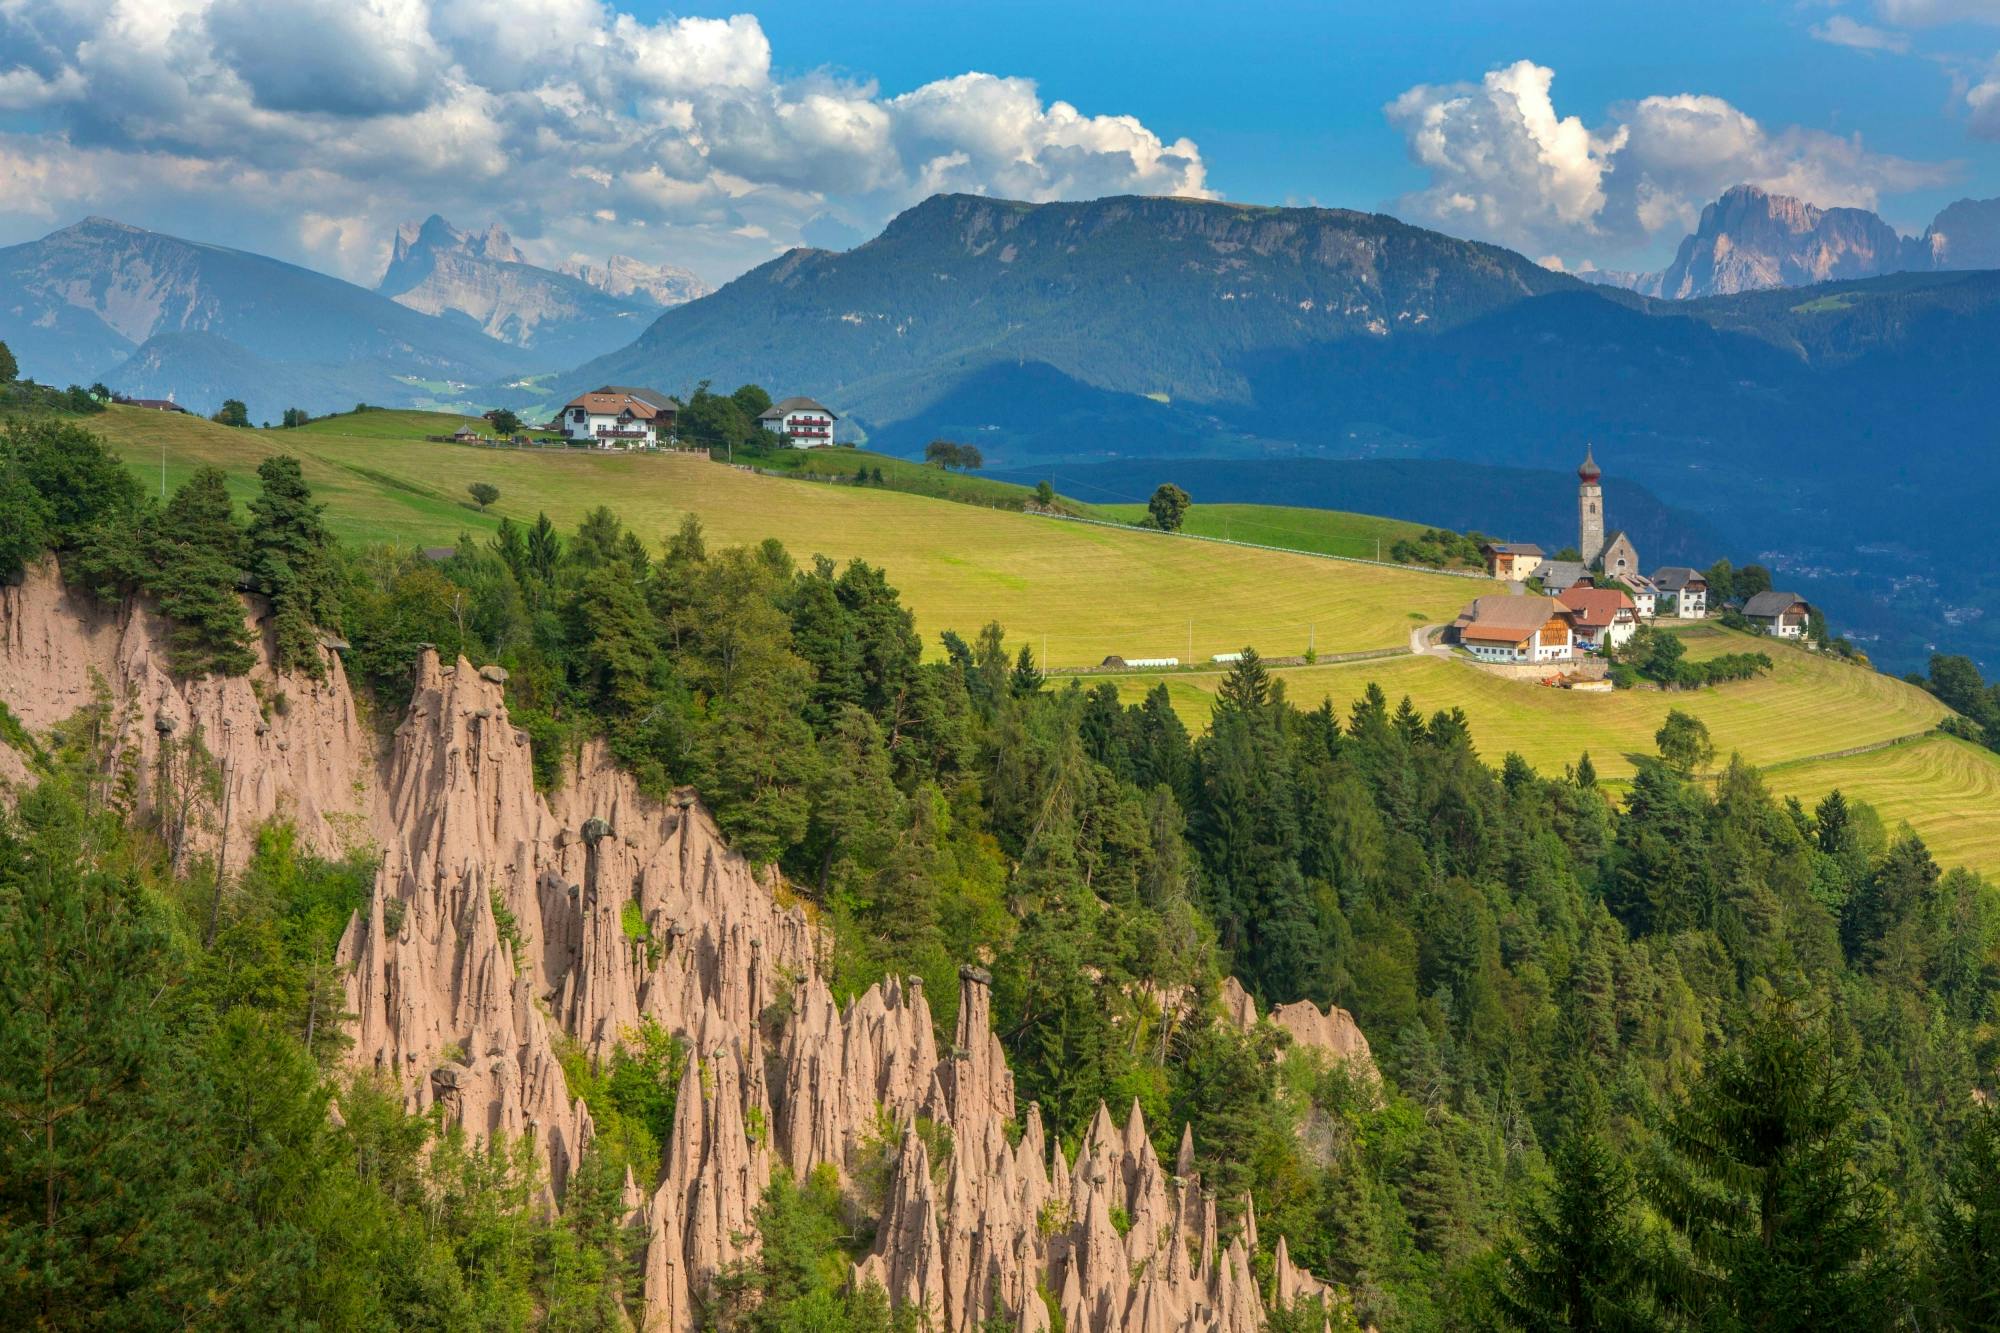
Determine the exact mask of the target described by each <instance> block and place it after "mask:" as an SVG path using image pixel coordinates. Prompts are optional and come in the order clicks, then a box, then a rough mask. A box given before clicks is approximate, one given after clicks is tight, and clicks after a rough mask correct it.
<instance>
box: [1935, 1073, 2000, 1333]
mask: <svg viewBox="0 0 2000 1333" xmlns="http://www.w3.org/2000/svg"><path fill="white" fill-rule="evenodd" d="M1929 1276H1930V1291H1929V1296H1930V1305H1931V1311H1932V1319H1933V1321H1934V1322H1933V1324H1932V1327H1935V1328H1942V1329H1954V1330H1963V1333H1974V1331H1975V1330H1977V1333H1992V1331H1993V1330H1995V1329H2000V1111H1995V1110H1993V1109H1992V1108H1991V1107H1981V1108H1980V1109H1978V1110H1977V1111H1975V1112H1974V1113H1973V1117H1972V1122H1971V1123H1970V1124H1969V1125H1968V1126H1967V1127H1966V1132H1965V1135H1964V1137H1963V1138H1962V1139H1961V1140H1960V1142H1959V1145H1958V1151H1957V1153H1956V1155H1955V1157H1954V1160H1953V1161H1952V1163H1951V1167H1950V1170H1949V1172H1948V1173H1947V1175H1946V1179H1945V1189H1944V1197H1943V1198H1942V1199H1941V1200H1940V1201H1939V1202H1938V1205H1937V1209H1936V1218H1935V1221H1934V1223H1933V1226H1932V1230H1931V1236H1930V1263H1929Z"/></svg>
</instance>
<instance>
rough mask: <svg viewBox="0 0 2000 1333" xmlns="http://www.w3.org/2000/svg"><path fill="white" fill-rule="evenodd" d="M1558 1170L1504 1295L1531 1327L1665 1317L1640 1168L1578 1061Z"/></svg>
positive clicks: (1505, 1303) (1520, 1322) (1572, 1331)
mask: <svg viewBox="0 0 2000 1333" xmlns="http://www.w3.org/2000/svg"><path fill="white" fill-rule="evenodd" d="M1564 1100H1565V1101H1566V1102H1567V1106H1566V1107H1565V1108H1564V1115H1565V1120H1566V1123H1565V1124H1564V1126H1563V1129H1562V1131H1561V1133H1560V1135H1559V1137H1558V1138H1557V1139H1556V1143H1555V1148H1554V1150H1553V1151H1552V1152H1551V1153H1550V1154H1549V1165H1550V1167H1551V1168H1552V1169H1553V1177H1552V1179H1551V1180H1550V1181H1549V1182H1548V1184H1547V1186H1546V1188H1545V1189H1544V1191H1543V1192H1542V1195H1541V1197H1540V1198H1538V1199H1536V1200H1535V1201H1533V1202H1532V1203H1530V1204H1529V1205H1528V1207H1527V1209H1526V1210H1525V1213H1524V1215H1523V1216H1522V1218H1521V1220H1520V1235H1519V1237H1518V1238H1517V1239H1516V1240H1515V1241H1514V1242H1513V1243H1511V1244H1510V1245H1508V1246H1507V1247H1506V1249H1505V1252H1504V1253H1505V1258H1504V1263H1503V1266H1502V1268H1501V1272H1500V1279H1499V1290H1498V1291H1497V1292H1496V1293H1495V1304H1496V1305H1497V1307H1498V1309H1499V1310H1500V1312H1501V1314H1502V1315H1503V1316H1504V1317H1505V1318H1506V1320H1507V1321H1508V1323H1509V1325H1510V1326H1512V1327H1514V1328H1518V1329H1521V1330H1524V1333H1558V1330H1563V1331H1566V1333H1621V1331H1630V1333H1638V1330H1643V1329H1650V1328H1653V1327H1656V1326H1657V1320H1656V1318H1655V1316H1654V1314H1653V1311H1652V1309H1651V1299H1650V1297H1649V1296H1648V1294H1647V1292H1646V1289H1645V1286H1644V1282H1643V1271H1642V1262H1641V1256H1640V1242H1639V1233H1638V1226H1637V1221H1636V1217H1637V1208H1636V1199H1637V1190H1636V1188H1635V1186H1634V1184H1633V1180H1632V1173H1631V1170H1630V1168H1628V1167H1627V1166H1626V1164H1625V1162H1624V1159H1623V1158H1621V1157H1620V1156H1619V1154H1618V1151H1617V1149H1615V1148H1614V1147H1613V1146H1612V1145H1611V1142H1610V1139H1609V1138H1608V1136H1607V1135H1606V1132H1605V1125H1604V1107H1603V1100H1602V1097H1601V1096H1600V1095H1599V1093H1598V1089H1597V1084H1596V1081H1595V1080H1594V1079H1592V1078H1590V1076H1589V1074H1588V1073H1587V1072H1584V1071H1582V1070H1581V1069H1579V1070H1578V1072H1577V1073H1576V1075H1575V1076H1573V1078H1572V1086H1571V1089H1570V1091H1569V1095H1568V1096H1566V1097H1565V1099H1564Z"/></svg>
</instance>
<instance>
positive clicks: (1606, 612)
mask: <svg viewBox="0 0 2000 1333" xmlns="http://www.w3.org/2000/svg"><path fill="white" fill-rule="evenodd" d="M1556 600H1557V601H1558V602H1561V603H1562V604H1563V605H1564V606H1566V607H1568V608H1569V609H1570V610H1571V611H1573V612H1575V613H1576V623H1577V625H1578V627H1579V628H1581V629H1602V628H1604V627H1605V626H1606V625H1609V624H1611V623H1612V622H1613V621H1615V620H1617V619H1618V613H1619V612H1620V611H1628V612H1629V611H1634V610H1636V603H1634V602H1633V600H1632V598H1631V596H1630V595H1629V594H1627V593H1624V592H1621V591H1620V590H1619V589H1617V588H1586V587H1581V586H1579V587H1575V588H1571V589H1569V590H1568V591H1566V592H1564V593H1563V594H1562V595H1561V596H1559V597H1557V598H1556Z"/></svg>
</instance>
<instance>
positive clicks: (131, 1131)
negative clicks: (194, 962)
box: [0, 784, 187, 1328]
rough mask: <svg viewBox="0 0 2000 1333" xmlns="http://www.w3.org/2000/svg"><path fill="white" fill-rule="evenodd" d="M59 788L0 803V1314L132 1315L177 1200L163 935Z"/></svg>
mask: <svg viewBox="0 0 2000 1333" xmlns="http://www.w3.org/2000/svg"><path fill="white" fill-rule="evenodd" d="M94 836H95V834H94V832H93V829H92V827H91V826H90V825H89V824H88V823H86V821H85V819H84V816H83V815H82V813H81V812H80V811H79V809H78V808H77V806H76V804H75V803H74V802H73V801H71V800H70V798H69V797H68V796H67V795H65V794H63V793H62V792H60V791H59V790H58V789H57V788H56V787H55V786H54V785H52V784H44V785H43V786H42V787H41V788H40V789H38V790H36V791H34V792H31V793H29V794H28V795H26V796H24V797H23V798H22V799H21V805H20V810H19V813H18V815H15V816H10V815H9V814H7V813H6V812H5V811H4V810H0V1014H4V1019H0V1136H4V1137H0V1325H5V1326H7V1327H11V1328H26V1327H32V1326H37V1325H42V1326H50V1327H67V1326H80V1325H81V1319H80V1316H81V1315H82V1314H83V1312H86V1311H88V1312H90V1313H91V1315H92V1317H93V1318H94V1319H96V1320H98V1321H100V1322H101V1325H102V1326H105V1327H116V1326H118V1324H119V1323H120V1322H121V1321H122V1320H128V1319H129V1320H138V1319H139V1318H140V1316H141V1312H142V1311H144V1310H145V1309H147V1308H149V1306H148V1302H149V1300H150V1297H149V1296H148V1295H147V1294H146V1293H145V1292H144V1290H143V1288H144V1287H145V1286H146V1284H147V1279H148V1276H149V1274H150V1273H151V1272H152V1271H153V1267H154V1265H155V1263H156V1262H157V1260H158V1257H159V1247H160V1231H161V1227H162V1225H163V1224H164V1223H165V1222H166V1221H167V1220H168V1219H169V1218H170V1217H171V1215H172V1214H173V1212H174V1210H175V1209H176V1208H177V1207H178V1206H179V1205H180V1204H181V1203H182V1202H184V1198H183V1196H182V1194H181V1190H182V1187H183V1186H185V1185H186V1183H187V1182H186V1181H185V1180H184V1178H183V1177H182V1176H181V1175H180V1174H179V1173H178V1167H177V1163H179V1162H180V1160H181V1158H180V1155H179V1153H180V1145H177V1144H176V1143H175V1142H174V1127H175V1125H176V1122H177V1120H178V1116H177V1113H176V1111H175V1106H176V1097H175V1083H176V1080H175V1078H174V1075H173V1073H172V1072H171V1068H170V1064H169V1051H168V1037H167V1033H166V1030H165V1024H164V1012H163V1010H162V1007H161V1006H160V1004H159V1003H158V1001H159V997H160V994H161V990H162V987H163V984H164V980H165V970H166V958H167V951H168V941H167V937H166V934H165V932H164V930H163V929H162V926H161V924H160V923H156V921H155V920H154V918H153V916H152V914H151V913H150V912H149V911H148V910H147V907H146V905H145V902H144V897H143V891H142V889H141V887H140V886H139V884H137V883H136V882H133V881H131V880H128V879H126V878H124V877H123V876H120V875H112V874H107V873H104V872H102V871H99V870H97V869H94V868H93V867H92V866H91V864H90V862H91V860H92V857H91V850H90V848H91V842H92V839H93V837H94Z"/></svg>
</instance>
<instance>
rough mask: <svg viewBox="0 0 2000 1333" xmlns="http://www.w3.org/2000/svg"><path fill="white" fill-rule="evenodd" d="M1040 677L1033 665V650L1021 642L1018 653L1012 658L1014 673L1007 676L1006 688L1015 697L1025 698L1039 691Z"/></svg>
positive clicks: (1037, 669)
mask: <svg viewBox="0 0 2000 1333" xmlns="http://www.w3.org/2000/svg"><path fill="white" fill-rule="evenodd" d="M1042 679H1043V678H1042V673H1041V671H1040V669H1039V668H1037V667H1036V666H1035V654H1034V650H1033V649H1031V648H1029V647H1028V645H1027V644H1025V643H1024V644H1022V645H1021V651H1020V653H1019V655H1018V656H1016V657H1015V658H1014V673H1013V674H1012V675H1011V676H1009V677H1008V678H1007V688H1008V689H1009V690H1010V691H1012V693H1013V695H1014V697H1015V698H1017V699H1025V698H1027V697H1028V696H1029V695H1031V694H1039V693H1041V690H1042Z"/></svg>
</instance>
